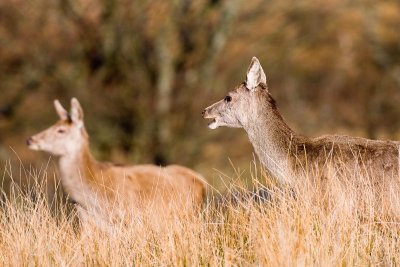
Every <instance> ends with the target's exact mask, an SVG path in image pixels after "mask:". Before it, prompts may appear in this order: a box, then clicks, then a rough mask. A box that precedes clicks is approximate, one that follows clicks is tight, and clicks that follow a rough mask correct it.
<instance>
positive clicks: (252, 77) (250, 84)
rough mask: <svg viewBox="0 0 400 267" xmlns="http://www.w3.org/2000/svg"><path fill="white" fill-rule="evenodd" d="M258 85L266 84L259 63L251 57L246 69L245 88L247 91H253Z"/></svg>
mask: <svg viewBox="0 0 400 267" xmlns="http://www.w3.org/2000/svg"><path fill="white" fill-rule="evenodd" d="M260 83H264V84H267V78H266V76H265V73H264V70H263V68H262V67H261V64H260V61H258V59H257V58H256V57H253V59H252V60H251V63H250V66H249V68H248V69H247V77H246V87H247V89H249V90H254V89H256V88H257V86H258V85H259V84H260Z"/></svg>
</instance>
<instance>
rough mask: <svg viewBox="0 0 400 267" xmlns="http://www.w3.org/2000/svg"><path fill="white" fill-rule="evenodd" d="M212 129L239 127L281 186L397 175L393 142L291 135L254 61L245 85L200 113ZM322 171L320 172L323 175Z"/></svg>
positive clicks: (376, 180) (396, 149)
mask: <svg viewBox="0 0 400 267" xmlns="http://www.w3.org/2000/svg"><path fill="white" fill-rule="evenodd" d="M203 117H204V118H205V119H211V120H212V121H211V123H210V124H209V125H208V126H209V128H211V129H216V128H218V127H220V126H227V127H234V128H243V129H244V130H245V131H246V132H247V135H248V137H249V139H250V142H251V143H252V145H253V147H254V150H255V152H256V154H257V155H258V157H259V159H260V161H261V163H262V164H263V165H264V167H265V169H266V170H267V171H268V172H269V173H270V174H271V175H272V176H273V177H274V178H276V179H277V180H278V181H280V182H281V183H283V184H286V183H291V182H293V181H294V179H295V178H296V177H298V176H299V175H303V174H305V175H306V176H308V175H310V174H312V172H313V171H314V170H315V169H318V170H323V171H322V172H323V173H322V177H326V176H327V174H326V171H327V170H332V167H333V169H336V170H338V171H341V170H343V169H347V170H354V169H358V170H360V169H361V170H362V171H363V173H364V174H366V175H367V176H368V177H369V178H370V179H372V180H373V181H372V183H373V184H377V183H380V182H382V181H383V180H382V178H384V177H395V178H397V179H398V174H399V145H400V142H396V141H380V140H369V139H365V138H360V137H351V136H345V135H324V136H320V137H316V138H310V137H306V136H302V135H299V134H297V133H295V132H294V131H293V130H292V129H291V128H290V127H289V126H288V125H287V124H286V122H285V120H284V119H283V118H282V116H281V115H280V113H279V112H278V109H277V107H276V103H275V100H274V99H273V98H272V96H271V95H270V92H269V88H268V86H267V80H266V76H265V73H264V71H263V69H262V67H261V65H260V62H259V61H258V59H257V58H255V57H253V59H252V61H251V64H250V66H249V68H248V70H247V78H246V81H245V82H243V83H241V84H239V85H238V86H236V88H235V89H234V90H233V91H231V92H229V93H228V94H227V96H226V97H225V98H224V99H223V100H221V101H219V102H217V103H215V104H213V105H211V106H209V107H207V108H206V109H205V110H204V111H203ZM324 172H325V173H324Z"/></svg>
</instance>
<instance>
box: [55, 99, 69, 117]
mask: <svg viewBox="0 0 400 267" xmlns="http://www.w3.org/2000/svg"><path fill="white" fill-rule="evenodd" d="M54 107H55V109H56V111H57V114H58V116H59V117H60V119H62V120H66V119H68V111H66V110H65V108H63V106H62V105H61V103H60V101H58V100H57V99H56V100H54Z"/></svg>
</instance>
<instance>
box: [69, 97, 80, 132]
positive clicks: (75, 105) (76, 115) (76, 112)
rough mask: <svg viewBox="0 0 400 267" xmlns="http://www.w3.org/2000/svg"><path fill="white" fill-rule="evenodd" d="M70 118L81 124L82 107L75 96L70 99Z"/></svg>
mask: <svg viewBox="0 0 400 267" xmlns="http://www.w3.org/2000/svg"><path fill="white" fill-rule="evenodd" d="M71 120H72V122H73V123H76V124H78V125H79V126H83V109H82V107H81V104H79V101H78V99H76V98H75V97H74V98H72V99H71Z"/></svg>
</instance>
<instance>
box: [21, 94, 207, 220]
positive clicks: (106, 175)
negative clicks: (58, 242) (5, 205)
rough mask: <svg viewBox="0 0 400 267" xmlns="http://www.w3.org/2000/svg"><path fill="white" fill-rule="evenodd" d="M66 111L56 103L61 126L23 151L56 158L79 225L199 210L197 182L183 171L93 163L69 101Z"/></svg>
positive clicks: (201, 187)
mask: <svg viewBox="0 0 400 267" xmlns="http://www.w3.org/2000/svg"><path fill="white" fill-rule="evenodd" d="M71 105H72V108H71V113H68V112H67V111H65V109H64V108H63V107H62V106H61V104H60V103H59V102H58V101H55V107H56V110H57V112H58V114H59V116H60V121H58V122H57V123H56V124H55V125H53V126H51V127H50V128H48V129H46V130H44V131H43V132H41V133H38V134H37V135H35V136H33V137H31V138H29V139H28V145H29V147H30V148H31V149H34V150H43V151H47V152H49V153H51V154H53V155H56V156H58V157H59V167H60V173H61V182H62V185H63V187H64V189H65V191H66V193H68V195H69V196H70V198H71V199H72V200H73V201H75V202H76V203H78V205H79V210H80V216H81V218H82V219H84V220H86V219H87V218H86V217H87V214H91V215H94V217H101V219H106V221H109V220H110V217H113V216H116V215H118V213H119V215H121V214H120V213H124V214H126V213H132V214H135V213H136V214H140V213H141V212H144V211H146V212H149V211H150V213H153V214H154V215H156V216H158V215H160V214H161V213H162V212H166V211H168V209H167V208H171V210H172V207H174V208H176V209H174V210H175V211H178V210H185V209H186V210H191V209H196V208H198V207H199V206H200V205H201V203H202V201H203V198H204V193H205V185H204V183H203V181H202V180H201V179H202V176H201V175H200V174H198V173H196V172H194V171H192V170H190V169H188V168H185V167H182V166H178V165H170V166H167V167H158V166H154V165H135V166H116V165H114V164H112V163H105V162H98V161H96V160H95V159H94V158H93V156H92V154H91V153H90V150H89V137H88V134H87V132H86V130H85V127H84V124H83V111H82V109H81V107H80V104H79V102H78V101H77V100H76V99H72V101H71ZM83 213H84V214H83ZM83 217H85V218H83Z"/></svg>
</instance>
